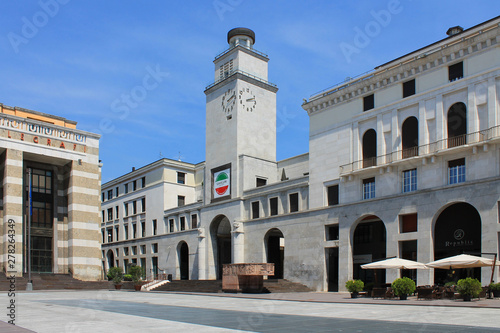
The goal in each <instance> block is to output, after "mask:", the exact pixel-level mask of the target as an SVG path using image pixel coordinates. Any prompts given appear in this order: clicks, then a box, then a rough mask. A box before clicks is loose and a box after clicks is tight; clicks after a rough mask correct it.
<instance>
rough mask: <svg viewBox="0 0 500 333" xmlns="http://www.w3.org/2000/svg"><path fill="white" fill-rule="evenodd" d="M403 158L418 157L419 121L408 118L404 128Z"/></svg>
mask: <svg viewBox="0 0 500 333" xmlns="http://www.w3.org/2000/svg"><path fill="white" fill-rule="evenodd" d="M402 137H403V158H408V157H413V156H418V119H417V118H415V117H408V118H406V120H405V121H404V122H403V126H402Z"/></svg>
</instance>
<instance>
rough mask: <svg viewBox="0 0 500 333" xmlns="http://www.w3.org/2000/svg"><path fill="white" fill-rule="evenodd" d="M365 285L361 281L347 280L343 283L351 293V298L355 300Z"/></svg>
mask: <svg viewBox="0 0 500 333" xmlns="http://www.w3.org/2000/svg"><path fill="white" fill-rule="evenodd" d="M364 286H365V284H364V282H363V281H361V280H349V281H347V282H346V283H345V287H346V288H347V290H348V291H349V292H350V293H351V298H357V297H358V293H359V292H360V291H362V290H363V288H364Z"/></svg>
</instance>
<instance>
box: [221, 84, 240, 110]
mask: <svg viewBox="0 0 500 333" xmlns="http://www.w3.org/2000/svg"><path fill="white" fill-rule="evenodd" d="M221 106H222V111H224V112H225V113H231V112H232V111H233V108H234V107H235V106H236V91H234V90H233V89H228V90H227V91H226V92H225V93H224V95H222V102H221Z"/></svg>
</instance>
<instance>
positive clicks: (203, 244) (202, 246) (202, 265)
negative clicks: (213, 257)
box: [198, 228, 208, 280]
mask: <svg viewBox="0 0 500 333" xmlns="http://www.w3.org/2000/svg"><path fill="white" fill-rule="evenodd" d="M206 256H207V241H206V237H205V228H199V229H198V280H207V279H208V268H207V258H206Z"/></svg>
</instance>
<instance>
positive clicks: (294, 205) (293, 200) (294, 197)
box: [289, 193, 299, 213]
mask: <svg viewBox="0 0 500 333" xmlns="http://www.w3.org/2000/svg"><path fill="white" fill-rule="evenodd" d="M289 199H290V213H293V212H298V211H299V194H298V193H292V194H290V195H289Z"/></svg>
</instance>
